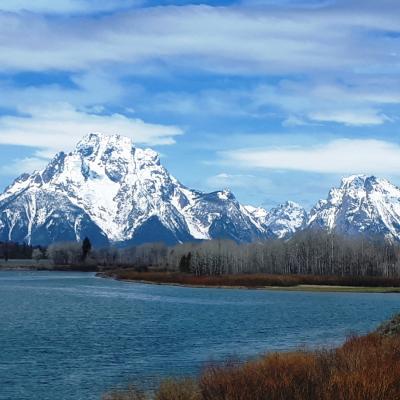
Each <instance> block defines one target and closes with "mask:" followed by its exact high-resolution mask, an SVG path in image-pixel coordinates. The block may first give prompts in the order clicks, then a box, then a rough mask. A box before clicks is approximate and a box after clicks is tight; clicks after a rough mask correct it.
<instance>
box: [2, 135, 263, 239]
mask: <svg viewBox="0 0 400 400" xmlns="http://www.w3.org/2000/svg"><path fill="white" fill-rule="evenodd" d="M84 236H89V237H90V238H91V239H92V241H93V242H94V243H95V244H97V245H104V244H106V243H109V242H112V243H121V244H138V243H144V242H149V241H151V242H154V241H163V242H166V243H169V244H171V243H177V242H183V241H188V240H195V239H212V238H229V239H233V240H235V241H237V242H244V241H252V240H257V239H264V238H266V237H267V227H266V226H265V224H260V223H259V222H258V221H257V220H256V218H255V217H254V216H253V215H252V214H251V213H250V212H248V211H247V210H246V208H245V207H243V206H241V205H240V204H239V203H238V201H237V200H236V198H235V197H234V195H233V194H232V193H231V192H229V191H217V192H213V193H202V192H199V191H196V190H192V189H189V188H187V187H185V186H184V185H182V184H181V183H180V182H179V181H177V180H176V179H175V178H174V177H173V176H171V175H170V174H169V173H168V171H167V170H166V169H165V168H164V167H163V166H162V165H161V163H160V159H159V156H158V154H157V153H155V152H154V151H153V150H150V149H145V150H144V149H141V148H138V147H135V146H134V145H133V143H132V142H131V140H130V139H128V138H126V137H122V136H118V135H115V136H104V135H101V134H90V135H88V136H86V137H84V138H83V139H82V140H81V141H80V142H79V143H78V145H77V146H76V148H75V150H74V151H73V152H71V153H70V154H65V153H59V154H57V155H56V156H55V157H54V159H53V160H52V161H51V162H50V163H49V164H48V166H47V167H46V168H45V169H44V170H43V171H37V172H34V173H33V174H30V175H29V174H24V175H22V176H20V177H19V178H18V179H17V180H16V181H15V182H14V183H13V184H12V185H10V186H9V187H8V188H7V189H6V190H5V192H4V193H3V194H2V195H0V240H13V241H19V242H22V241H26V242H28V243H32V244H49V243H52V242H54V241H59V240H81V239H82V238H83V237H84Z"/></svg>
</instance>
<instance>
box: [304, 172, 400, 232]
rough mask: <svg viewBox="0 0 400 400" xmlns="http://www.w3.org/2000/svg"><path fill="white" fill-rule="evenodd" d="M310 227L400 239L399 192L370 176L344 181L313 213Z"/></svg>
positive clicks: (332, 190)
mask: <svg viewBox="0 0 400 400" xmlns="http://www.w3.org/2000/svg"><path fill="white" fill-rule="evenodd" d="M308 224H309V226H312V227H322V228H324V229H328V230H335V231H338V232H340V233H345V234H360V233H361V234H366V235H371V236H377V235H380V236H385V237H389V238H395V239H400V189H399V188H397V187H396V186H394V185H393V184H391V183H390V182H389V181H387V180H386V179H381V178H377V177H375V176H367V175H353V176H350V177H347V178H343V179H342V182H341V185H340V187H338V188H333V189H331V190H330V192H329V195H328V198H327V200H321V201H320V202H318V203H317V205H316V206H315V207H314V208H313V209H312V210H311V213H310V219H309V223H308Z"/></svg>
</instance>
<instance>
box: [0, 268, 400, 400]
mask: <svg viewBox="0 0 400 400" xmlns="http://www.w3.org/2000/svg"><path fill="white" fill-rule="evenodd" d="M398 311H400V295H398V294H361V293H308V292H284V291H279V292H275V291H261V290H258V291H252V290H232V289H197V288H183V287H174V286H158V285H145V284H136V283H124V282H117V281H113V280H108V279H102V278H96V277H95V276H94V274H91V273H68V272H51V273H49V272H4V271H3V272H0V399H2V400H3V399H7V400H25V399H29V400H32V399H33V400H55V399H57V400H72V399H73V400H77V399H85V400H89V399H99V398H100V397H101V393H103V392H104V391H106V390H107V389H110V388H112V387H115V386H117V385H121V384H122V385H123V384H126V383H128V382H137V383H139V384H141V385H143V386H144V387H151V385H152V384H154V383H155V382H157V381H159V380H160V379H161V378H162V377H165V376H182V375H190V374H196V373H197V372H199V370H200V369H201V367H202V366H204V364H205V363H207V362H209V361H211V360H213V361H219V360H223V359H226V358H227V357H235V358H249V357H253V356H255V355H257V354H259V353H262V352H266V351H270V350H284V349H291V348H296V347H301V346H304V345H306V346H319V345H330V346H331V345H335V344H338V343H341V342H342V341H343V340H344V339H345V337H346V336H347V335H348V334H350V333H354V332H357V333H365V332H367V331H369V330H371V329H373V328H375V327H376V326H377V325H378V324H379V323H380V322H382V321H383V320H385V319H386V318H388V317H389V316H391V315H392V314H393V313H395V312H398Z"/></svg>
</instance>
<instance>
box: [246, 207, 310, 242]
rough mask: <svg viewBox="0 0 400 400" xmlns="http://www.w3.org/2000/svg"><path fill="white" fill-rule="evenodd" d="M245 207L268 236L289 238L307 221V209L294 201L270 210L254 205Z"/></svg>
mask: <svg viewBox="0 0 400 400" xmlns="http://www.w3.org/2000/svg"><path fill="white" fill-rule="evenodd" d="M245 209H246V210H247V211H248V212H249V213H250V215H251V216H252V218H253V220H254V221H255V223H256V224H257V226H258V227H259V228H260V229H261V230H263V232H265V234H266V236H267V237H268V238H279V239H288V238H289V237H290V236H292V235H293V234H294V233H295V232H297V231H299V230H301V229H303V228H304V227H305V226H306V223H307V212H306V210H305V209H304V208H303V207H301V206H300V205H299V204H297V203H294V202H292V201H287V202H285V203H283V204H280V205H279V206H277V207H275V208H272V209H271V210H270V211H267V210H265V209H264V208H261V207H252V206H245Z"/></svg>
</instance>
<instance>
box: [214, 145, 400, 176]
mask: <svg viewBox="0 0 400 400" xmlns="http://www.w3.org/2000/svg"><path fill="white" fill-rule="evenodd" d="M221 157H222V162H223V163H227V164H228V165H234V166H235V167H238V166H241V167H243V168H261V169H265V170H268V169H273V170H297V171H304V172H316V173H338V174H344V175H345V174H357V173H367V174H383V175H385V174H386V175H394V176H396V175H397V176H398V175H399V171H400V145H399V144H397V143H391V142H386V141H381V140H374V139H364V140H363V139H337V140H333V141H330V142H328V143H325V144H319V145H314V146H308V147H304V146H284V147H274V148H265V149H251V148H250V149H239V150H234V151H227V152H222V153H221Z"/></svg>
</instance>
